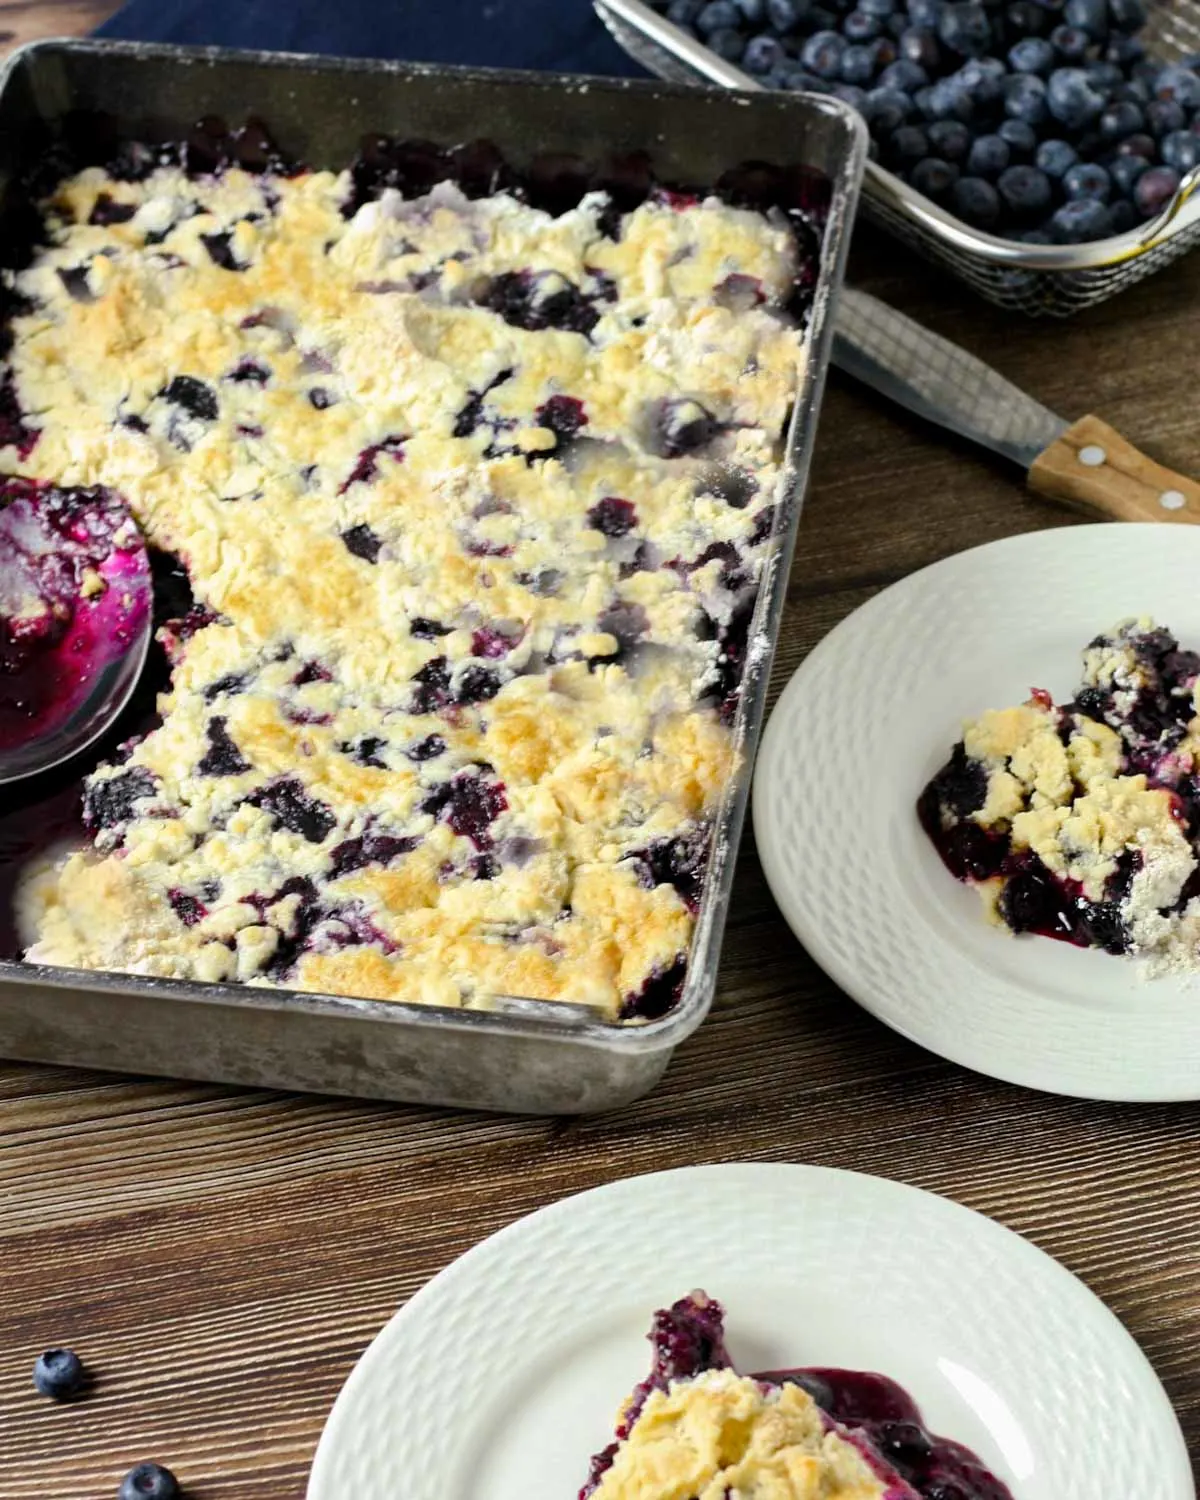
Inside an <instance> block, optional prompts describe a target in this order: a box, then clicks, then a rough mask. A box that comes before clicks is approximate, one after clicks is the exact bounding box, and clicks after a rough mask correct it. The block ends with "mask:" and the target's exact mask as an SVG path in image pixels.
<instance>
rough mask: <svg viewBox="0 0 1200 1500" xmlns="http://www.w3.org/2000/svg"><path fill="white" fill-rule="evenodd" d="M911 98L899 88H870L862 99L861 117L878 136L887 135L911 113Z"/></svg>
mask: <svg viewBox="0 0 1200 1500" xmlns="http://www.w3.org/2000/svg"><path fill="white" fill-rule="evenodd" d="M912 108H913V104H912V100H911V99H910V98H909V97H908V95H907V94H902V93H901V92H900V90H899V89H872V90H871V92H870V93H869V94H868V95H867V97H866V98H865V99H864V100H863V117H864V119H865V120H866V122H867V124H868V125H870V127H871V129H872V130H873V131H874V132H875V134H876V135H878V136H889V135H891V133H892V132H893V131H894V130H895V129H897V128H898V127H899V126H901V125H903V124H904V122H905V120H907V119H908V117H909V115H911V114H912Z"/></svg>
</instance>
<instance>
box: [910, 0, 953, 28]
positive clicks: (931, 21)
mask: <svg viewBox="0 0 1200 1500" xmlns="http://www.w3.org/2000/svg"><path fill="white" fill-rule="evenodd" d="M905 8H906V9H907V11H908V19H909V20H910V21H911V22H912V24H913V25H914V26H920V27H921V28H922V29H923V30H925V31H936V30H937V23H938V17H939V16H940V15H941V13H942V11H943V10H944V9H945V0H908V3H907V5H906V7H905Z"/></svg>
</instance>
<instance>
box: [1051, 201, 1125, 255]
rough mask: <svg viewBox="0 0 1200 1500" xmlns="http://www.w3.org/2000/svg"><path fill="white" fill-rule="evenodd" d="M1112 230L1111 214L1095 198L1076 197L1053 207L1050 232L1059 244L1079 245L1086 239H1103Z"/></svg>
mask: <svg viewBox="0 0 1200 1500" xmlns="http://www.w3.org/2000/svg"><path fill="white" fill-rule="evenodd" d="M1112 232H1113V227H1112V216H1111V214H1110V213H1109V211H1108V209H1107V207H1106V206H1105V205H1104V204H1103V203H1101V202H1099V201H1098V200H1097V199H1095V198H1076V199H1073V200H1072V201H1071V202H1070V203H1064V204H1063V206H1062V207H1061V208H1058V209H1055V211H1054V214H1053V215H1052V217H1051V219H1050V233H1051V236H1052V237H1053V239H1054V240H1055V242H1056V243H1057V244H1059V245H1080V244H1083V243H1085V242H1086V241H1088V240H1103V239H1106V238H1107V237H1108V236H1109V235H1110V234H1111V233H1112Z"/></svg>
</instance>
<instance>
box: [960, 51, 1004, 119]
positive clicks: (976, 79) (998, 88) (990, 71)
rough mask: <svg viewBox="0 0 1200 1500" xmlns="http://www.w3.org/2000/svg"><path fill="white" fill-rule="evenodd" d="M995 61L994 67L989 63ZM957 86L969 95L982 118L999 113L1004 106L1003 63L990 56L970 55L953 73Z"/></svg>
mask: <svg viewBox="0 0 1200 1500" xmlns="http://www.w3.org/2000/svg"><path fill="white" fill-rule="evenodd" d="M992 63H995V64H996V67H991V66H989V64H992ZM952 77H953V78H954V80H955V82H956V83H957V84H958V86H959V87H960V88H961V89H963V90H965V91H966V92H967V93H968V94H969V95H970V97H971V101H972V103H973V104H974V106H975V112H976V114H977V115H978V116H979V117H980V118H981V119H982V118H984V117H985V116H991V115H993V114H995V115H999V114H1001V113H1002V111H1003V107H1004V80H1005V79H1006V78H1007V77H1008V74H1007V73H1006V72H1005V70H1004V64H1003V63H1002V62H998V60H997V59H996V58H992V57H972V58H970V59H968V61H966V62H965V63H963V65H962V67H961V68H959V70H958V72H957V73H955V74H953V75H952Z"/></svg>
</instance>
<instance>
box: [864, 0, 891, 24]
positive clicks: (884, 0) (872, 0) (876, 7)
mask: <svg viewBox="0 0 1200 1500" xmlns="http://www.w3.org/2000/svg"><path fill="white" fill-rule="evenodd" d="M858 4H859V7H860V9H862V10H865V11H866V12H867V14H868V15H870V16H876V17H878V19H879V20H881V21H886V20H887V18H888V17H889V16H890V15H893V14H894V13H895V11H896V0H858Z"/></svg>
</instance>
